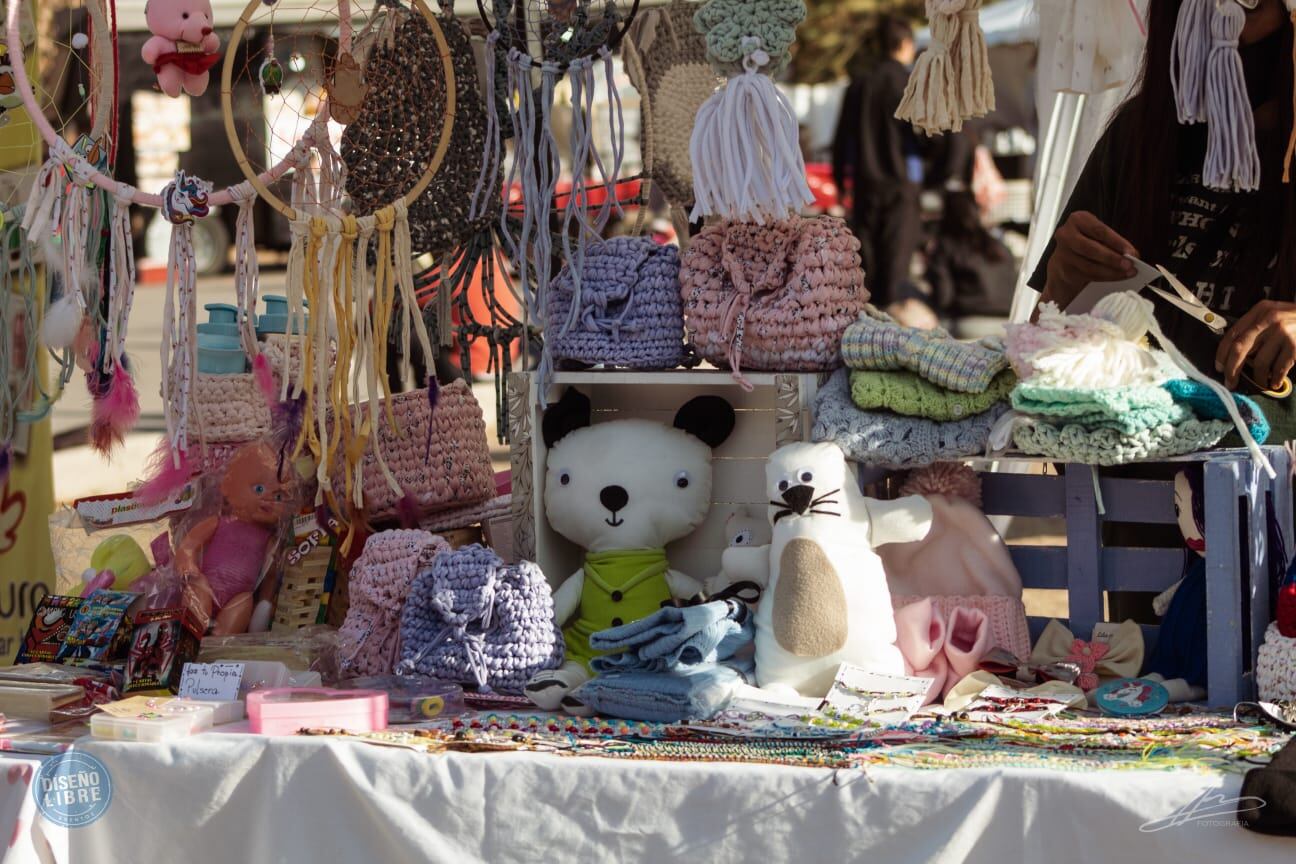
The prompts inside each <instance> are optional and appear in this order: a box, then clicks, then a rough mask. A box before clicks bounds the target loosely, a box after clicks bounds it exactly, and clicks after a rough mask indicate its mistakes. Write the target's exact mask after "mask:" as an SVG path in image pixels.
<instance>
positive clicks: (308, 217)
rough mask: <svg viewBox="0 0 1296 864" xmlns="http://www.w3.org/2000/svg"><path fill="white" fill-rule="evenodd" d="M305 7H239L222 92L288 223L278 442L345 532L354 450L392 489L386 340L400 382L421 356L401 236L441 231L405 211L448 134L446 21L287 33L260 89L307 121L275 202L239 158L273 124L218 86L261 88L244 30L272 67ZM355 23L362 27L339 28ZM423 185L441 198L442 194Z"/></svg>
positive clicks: (309, 10) (423, 345)
mask: <svg viewBox="0 0 1296 864" xmlns="http://www.w3.org/2000/svg"><path fill="white" fill-rule="evenodd" d="M318 14H319V10H318V9H316V8H315V7H314V6H311V5H308V4H302V3H297V2H295V0H279V2H277V3H276V4H274V5H273V6H270V7H267V6H265V5H264V4H263V3H262V2H261V0H253V2H252V3H250V4H249V5H248V7H247V8H246V9H245V10H244V13H243V16H242V17H241V18H240V20H239V22H238V24H236V25H235V28H234V31H233V33H232V34H231V37H230V45H231V50H230V51H229V52H227V54H226V59H225V63H224V66H223V68H222V74H221V96H222V103H223V107H224V110H225V120H226V131H227V134H228V137H229V141H230V146H231V148H232V149H233V151H234V154H235V158H236V160H237V161H238V163H239V165H240V166H241V168H242V169H243V171H244V173H245V174H246V175H247V177H248V182H249V183H250V184H251V186H252V187H253V188H254V189H256V191H257V192H258V194H259V195H260V196H261V197H262V198H263V199H264V200H265V201H266V202H267V203H269V204H270V205H271V206H272V207H273V208H274V209H276V210H277V211H279V212H280V213H281V214H283V215H284V216H285V217H286V218H287V219H288V221H289V225H290V228H291V232H292V247H291V250H290V252H289V257H288V273H287V297H288V327H287V328H286V329H287V340H288V343H289V350H288V351H286V352H285V362H287V361H288V360H289V358H292V357H296V358H298V362H300V364H301V369H302V373H301V375H300V376H296V378H295V380H293V376H290V375H289V374H288V369H287V368H285V369H284V370H283V374H282V375H281V376H280V384H279V386H280V393H279V397H280V399H281V400H283V401H284V403H285V404H287V405H289V406H292V408H291V409H290V413H291V414H292V415H293V416H294V417H295V418H296V423H297V426H296V428H295V429H294V430H293V433H294V434H291V435H290V436H289V438H290V440H289V442H288V443H289V445H290V446H291V449H292V452H293V454H294V455H300V454H302V453H309V455H310V456H311V458H312V461H313V462H314V464H315V465H316V466H317V467H316V479H317V480H318V481H319V487H318V488H319V492H318V495H319V496H320V502H321V503H322V502H327V503H328V504H329V506H330V508H331V509H332V510H333V511H334V512H335V513H338V514H339V515H340V516H341V517H342V518H343V521H344V522H345V523H347V524H348V525H349V526H352V527H354V526H355V524H356V522H357V521H358V518H357V517H358V514H359V513H360V511H361V510H362V508H363V506H364V501H363V497H362V490H363V487H364V482H363V480H364V478H363V476H362V474H361V472H362V470H363V457H364V455H365V454H366V452H372V453H373V455H374V456H375V457H376V458H375V462H376V464H377V466H378V469H379V470H380V471H381V473H382V474H383V477H384V479H385V481H386V482H387V484H388V486H389V487H390V488H391V490H392V492H393V493H394V494H395V495H396V496H397V497H400V496H402V494H403V490H401V488H400V485H399V483H398V482H397V481H396V478H395V477H394V476H393V474H392V472H391V470H390V469H389V468H388V466H387V462H386V460H385V459H384V456H383V453H382V452H381V448H380V446H379V443H378V440H379V435H378V434H377V429H378V425H379V424H387V425H388V426H389V428H391V429H393V431H398V430H395V423H394V418H393V414H392V409H391V405H392V398H391V397H392V395H393V391H394V388H393V386H392V382H391V381H390V380H389V379H388V376H387V375H386V374H385V372H386V366H387V360H388V357H387V354H388V345H389V344H391V343H392V342H395V343H396V344H398V346H399V349H400V356H401V358H402V359H403V362H404V364H405V366H406V369H405V371H404V374H403V376H401V377H402V378H404V379H410V378H412V377H414V375H413V370H412V368H411V364H410V359H411V357H412V356H413V351H412V348H413V345H412V342H413V341H415V340H416V341H417V344H418V348H419V354H420V355H421V356H422V357H423V358H424V360H425V362H430V359H431V358H432V357H433V356H434V351H433V347H432V341H431V337H430V335H429V331H428V328H427V326H426V324H425V322H424V320H423V317H422V315H420V314H418V312H417V310H418V302H417V298H416V294H415V288H414V279H413V267H412V260H413V257H414V253H415V251H416V249H415V246H414V231H415V230H416V226H418V230H419V231H420V234H419V236H420V237H421V238H423V239H424V240H425V241H426V242H434V241H437V238H438V236H443V235H438V234H437V232H436V231H435V230H432V229H433V228H434V226H431V225H430V224H429V223H428V222H427V221H423V222H420V221H419V219H420V218H422V217H420V216H418V215H416V211H415V210H414V208H415V207H416V206H417V205H418V202H419V201H420V200H421V196H423V195H424V194H426V193H427V190H428V189H431V188H433V185H432V184H433V181H434V180H435V179H436V178H438V177H439V175H440V172H441V168H442V165H443V164H444V162H445V159H446V156H447V152H448V151H449V150H450V147H451V144H452V142H453V141H455V140H456V138H455V126H456V123H457V114H458V100H457V95H458V82H457V81H456V69H455V65H454V63H453V62H452V57H453V54H452V51H451V48H450V44H449V42H448V40H447V37H446V34H445V30H444V29H443V26H442V22H443V21H445V20H446V19H445V18H444V17H437V16H434V15H433V14H432V12H431V11H430V10H429V9H428V8H427V6H425V5H424V4H423V3H422V2H421V0H415V2H414V3H413V4H412V5H411V6H410V7H409V8H404V7H400V6H396V5H394V4H393V3H391V2H385V3H383V4H382V5H381V8H372V9H361V8H353V7H352V6H351V5H350V4H345V3H344V4H342V5H340V6H339V7H338V9H337V14H336V19H337V26H338V38H337V41H336V43H335V44H332V43H314V44H308V43H306V42H304V41H301V40H302V39H306V38H310V37H304V36H303V37H300V38H299V37H298V36H293V37H292V38H293V44H292V45H291V46H290V47H291V49H292V50H291V51H290V53H289V54H288V63H287V72H286V74H285V75H284V77H283V78H282V80H280V81H278V82H277V83H278V84H279V89H278V92H277V93H275V94H273V96H271V97H270V98H272V99H273V100H275V104H276V105H277V106H281V109H282V111H283V112H285V113H289V112H293V111H296V112H298V114H299V116H311V117H312V119H310V120H309V124H308V131H307V133H306V135H307V140H308V141H309V142H310V143H311V145H312V152H313V155H312V157H311V161H310V162H309V163H308V164H306V165H303V166H302V167H303V170H300V171H298V172H296V173H295V174H294V178H293V181H292V191H291V194H290V196H289V198H288V200H284V199H283V198H282V197H280V195H279V194H277V193H276V192H275V191H274V190H272V189H271V188H270V187H269V185H268V184H267V183H265V182H264V181H263V180H262V179H261V178H262V177H263V176H264V175H265V173H266V172H264V171H260V167H261V166H259V165H257V164H256V160H255V159H254V157H253V155H252V154H257V153H266V154H272V153H273V152H274V149H275V148H274V147H273V146H266V142H264V140H263V136H265V135H266V130H267V129H271V128H274V127H275V125H276V124H275V123H273V122H271V123H268V124H266V125H262V124H260V123H248V124H244V125H243V126H241V127H240V125H239V123H238V122H236V120H235V118H234V114H233V111H232V106H231V97H230V94H231V92H232V88H233V85H234V83H235V82H236V81H237V80H240V79H247V80H252V81H255V82H256V83H257V86H262V85H263V84H264V82H265V77H266V70H267V69H268V68H272V67H271V66H270V64H269V63H268V61H269V59H270V58H269V57H267V56H266V55H265V54H264V50H265V49H264V47H262V48H257V47H255V43H254V42H253V41H252V40H254V39H257V38H259V37H258V36H257V34H256V31H257V30H263V31H266V32H268V33H269V34H270V36H271V38H268V39H265V40H262V42H261V44H262V45H263V46H264V45H265V44H267V43H268V44H272V45H274V46H276V47H275V51H276V56H275V58H274V59H276V60H279V58H280V57H282V56H283V50H284V49H283V46H284V44H285V42H286V41H287V40H286V39H285V36H284V34H283V33H279V34H275V33H274V26H275V25H278V26H280V27H281V28H282V27H283V23H284V22H285V21H292V20H294V19H297V20H309V18H310V17H311V16H312V15H318ZM272 22H274V23H273V24H272ZM353 24H354V25H360V26H358V27H356V28H355V29H353ZM294 29H295V32H297V33H300V32H301V30H300V29H299V28H294ZM236 58H241V61H242V62H241V64H240V62H239V59H236ZM396 61H399V62H396ZM279 62H280V63H281V68H282V61H279ZM406 93H408V94H412V95H410V96H407V95H404V94H406ZM305 122H306V121H304V120H303V123H305ZM343 127H345V128H343ZM333 136H336V137H337V139H338V140H339V142H340V148H338V147H336V146H335V145H334V144H333ZM339 149H340V153H339ZM266 158H267V159H268V160H269V159H272V158H273V157H272V156H269V155H268V156H267V157H266ZM474 179H475V178H474ZM436 189H437V194H444V187H442V186H438V187H436ZM442 242H443V241H442ZM371 265H372V268H371ZM308 310H309V314H307V313H308ZM422 383H425V384H426V388H427V399H428V401H429V403H430V404H431V405H432V406H433V407H434V406H435V404H436V400H437V396H438V390H437V386H436V381H435V378H434V377H433V376H431V375H428V376H427V377H426V380H425V381H423V382H422ZM353 404H354V405H356V406H357V408H356V410H352V409H351V407H350V406H351V405H353ZM430 431H431V429H430V427H429V433H430ZM338 471H340V472H341V474H340V475H339V476H341V477H342V479H343V482H342V483H341V484H335V483H331V482H330V474H331V473H333V472H338ZM338 488H341V489H342V494H341V495H338V493H337V492H336V491H335V490H337V489H338ZM348 533H350V532H348Z"/></svg>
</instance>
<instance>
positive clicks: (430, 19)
mask: <svg viewBox="0 0 1296 864" xmlns="http://www.w3.org/2000/svg"><path fill="white" fill-rule="evenodd" d="M264 5H265V2H264V0H249V2H248V4H247V6H245V7H244V8H243V14H242V15H240V16H239V20H238V21H237V22H235V24H234V31H233V32H232V33H231V34H230V38H229V45H230V50H228V51H226V53H225V61H224V65H223V66H222V67H221V90H220V96H221V111H222V113H223V114H224V119H225V136H226V138H227V139H228V140H229V145H230V150H231V151H232V152H233V153H234V161H235V162H237V163H238V166H239V170H241V171H242V172H243V175H244V176H245V177H246V178H247V180H248V182H249V183H251V184H252V188H253V189H255V190H256V192H257V194H258V195H259V196H260V197H261V198H262V200H264V201H265V202H266V203H267V204H269V205H270V206H271V207H273V208H274V209H275V210H277V211H279V212H280V213H282V214H283V215H284V216H285V217H287V218H288V220H289V221H293V220H296V219H298V218H299V217H300V216H301V214H299V213H298V212H297V210H296V208H294V207H293V206H292V205H291V204H289V203H288V202H286V201H284V200H283V199H282V198H281V197H279V196H278V195H277V194H275V192H274V191H272V190H271V189H270V187H269V183H270V182H274V181H275V180H277V179H279V177H281V176H282V175H283V173H284V172H285V171H287V169H288V168H289V167H292V165H291V164H284V165H282V168H283V170H278V169H279V168H280V167H281V166H275V168H272V169H271V170H270V171H266V172H260V173H258V172H257V171H256V170H255V169H254V168H253V167H252V165H251V162H250V160H249V159H248V156H247V153H246V152H245V151H244V149H243V144H242V142H241V141H240V140H239V135H238V131H237V130H236V129H235V126H234V106H233V98H232V88H233V77H234V67H235V65H236V63H235V54H236V52H235V51H234V50H233V46H235V45H237V44H238V43H239V42H240V41H242V39H243V38H244V35H245V34H246V32H247V29H248V26H249V25H250V24H251V23H252V19H253V16H254V14H255V13H256V12H257V11H258V10H259V9H260V8H262V7H263V6H264ZM410 7H411V8H412V9H415V10H417V11H418V12H419V14H421V15H422V16H423V19H424V20H425V21H426V22H427V25H428V27H429V28H430V29H431V30H432V37H433V38H434V39H435V40H436V43H437V47H438V49H439V51H440V56H441V61H442V66H443V69H444V75H445V82H446V96H445V99H446V110H445V119H444V120H443V121H442V125H441V138H440V140H439V141H438V142H437V148H436V150H435V151H433V153H432V158H431V160H430V161H429V162H428V165H427V168H426V169H425V170H424V172H423V175H422V176H421V177H419V179H418V180H417V181H415V183H414V185H413V186H411V187H410V188H409V190H408V191H406V192H405V194H404V195H403V196H401V198H400V199H399V203H401V204H403V205H404V206H405V207H409V206H410V205H411V204H413V203H414V201H415V200H417V199H418V197H419V195H421V194H422V193H423V190H424V189H426V188H427V187H428V184H429V183H431V182H432V178H433V177H435V176H436V173H437V171H439V170H440V168H441V163H442V161H444V159H445V155H446V150H447V149H448V148H449V147H450V138H451V135H452V133H453V131H454V115H455V86H454V81H455V72H454V63H453V61H452V59H451V55H450V46H449V45H448V44H446V38H445V34H444V33H443V32H442V31H441V25H440V24H439V23H438V22H437V19H436V16H435V15H433V14H432V11H431V10H430V9H429V8H428V6H427V4H426V3H425V2H423V0H411V2H410ZM338 8H339V15H340V18H341V19H342V20H341V22H340V23H341V27H342V32H343V33H345V34H346V38H345V41H346V43H347V44H348V45H349V43H350V12H349V4H348V3H347V2H346V0H342V2H341V3H340V4H339V7H338ZM328 116H329V108H328V103H327V101H326V102H325V103H324V106H323V108H322V110H321V117H320V118H317V120H316V124H317V125H322V123H323V122H327V119H328ZM308 134H309V133H308ZM290 159H291V157H290ZM290 159H286V160H284V161H285V163H289V162H290ZM276 172H277V173H276ZM267 181H268V182H267ZM213 203H221V202H219V201H216V200H215V196H213ZM391 203H392V204H396V203H397V202H396V201H393V202H391Z"/></svg>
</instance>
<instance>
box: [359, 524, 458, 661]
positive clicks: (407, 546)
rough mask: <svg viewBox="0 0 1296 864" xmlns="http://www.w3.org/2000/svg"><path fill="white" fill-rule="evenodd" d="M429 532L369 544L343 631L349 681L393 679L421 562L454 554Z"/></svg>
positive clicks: (379, 537) (391, 534) (376, 538)
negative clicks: (408, 597) (404, 614)
mask: <svg viewBox="0 0 1296 864" xmlns="http://www.w3.org/2000/svg"><path fill="white" fill-rule="evenodd" d="M449 551H450V545H449V544H448V543H446V541H445V540H443V539H442V538H440V537H438V536H437V535H435V534H430V533H428V532H427V531H411V530H398V531H380V532H378V533H377V534H373V535H370V537H369V539H368V540H366V541H365V545H364V551H363V552H361V553H360V557H359V558H357V559H356V562H355V564H354V565H352V567H351V578H350V580H349V582H348V583H347V585H348V591H349V593H350V600H351V605H350V607H349V608H348V609H347V614H346V619H345V620H344V621H343V622H342V626H341V627H340V628H338V658H339V665H340V666H341V669H342V673H343V675H345V676H346V677H355V676H358V675H389V674H391V672H392V670H393V669H394V668H395V667H396V660H397V658H398V657H399V656H400V619H401V613H402V612H403V611H404V609H405V597H406V595H408V594H409V589H410V585H411V584H412V583H413V581H414V577H415V575H417V574H418V571H419V564H420V562H421V561H422V562H431V560H432V559H433V558H435V557H436V556H437V555H439V554H441V553H442V552H449Z"/></svg>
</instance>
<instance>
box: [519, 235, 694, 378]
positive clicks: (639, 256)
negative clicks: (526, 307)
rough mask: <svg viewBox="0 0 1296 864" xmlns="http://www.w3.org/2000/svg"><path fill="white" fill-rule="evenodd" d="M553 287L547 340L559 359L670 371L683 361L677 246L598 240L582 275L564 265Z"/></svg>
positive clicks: (638, 239) (644, 240)
mask: <svg viewBox="0 0 1296 864" xmlns="http://www.w3.org/2000/svg"><path fill="white" fill-rule="evenodd" d="M549 291H550V293H549V298H548V306H549V308H548V313H547V318H548V324H547V326H546V328H545V338H546V340H547V344H548V350H549V352H550V354H551V356H552V358H553V360H554V362H555V363H557V362H559V361H562V360H572V361H576V362H578V363H582V364H586V365H591V366H593V365H598V364H602V365H606V366H621V367H624V368H628V369H672V368H674V367H676V366H678V365H680V364H681V363H683V362H684V358H685V350H684V308H683V307H684V304H683V301H682V299H681V297H680V290H679V252H678V251H677V250H676V249H675V247H674V246H661V245H658V244H657V243H654V242H653V241H652V240H651V239H650V238H647V237H613V238H612V239H611V240H607V241H604V242H602V243H596V244H592V245H591V246H590V247H589V248H588V249H586V250H585V260H584V262H583V264H582V266H581V267H580V278H579V279H576V278H574V274H573V272H572V270H571V267H570V266H568V267H564V268H563V269H562V271H561V272H560V273H559V274H558V276H557V277H556V278H555V279H554V281H553V283H552V284H551V285H550V286H549Z"/></svg>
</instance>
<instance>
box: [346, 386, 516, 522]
mask: <svg viewBox="0 0 1296 864" xmlns="http://www.w3.org/2000/svg"><path fill="white" fill-rule="evenodd" d="M388 408H390V414H389V413H388ZM351 410H352V411H364V412H365V414H366V415H367V414H368V410H369V409H368V405H367V404H364V405H357V406H352V409H351ZM391 421H394V425H393V423H392V422H391ZM429 427H430V428H431V436H430V437H429V435H428V430H429ZM372 428H373V430H375V432H376V438H374V437H372V436H373V435H374V432H371V433H370V434H371V439H370V446H369V447H367V448H366V449H365V453H364V457H363V458H362V459H361V461H360V472H361V490H362V494H363V498H364V505H365V513H366V515H367V516H368V517H369V519H370V520H372V521H381V520H383V519H389V518H391V517H393V516H395V515H397V513H398V506H397V505H398V504H400V502H401V498H402V497H406V498H407V499H409V501H410V503H411V504H412V505H413V506H415V507H416V508H417V509H418V510H419V512H420V513H422V514H427V513H436V512H439V511H441V510H449V509H452V508H455V507H460V506H465V505H470V504H480V503H482V502H483V501H487V500H489V499H491V498H494V497H495V472H494V470H493V469H492V467H491V458H490V447H489V446H488V445H487V443H486V421H485V419H484V418H483V416H482V410H481V406H480V405H478V404H477V399H476V398H475V397H474V396H473V393H472V389H471V388H470V387H469V386H468V382H466V381H463V380H459V381H455V382H454V383H452V384H447V385H445V386H443V387H441V388H440V393H439V396H438V398H437V405H436V410H435V411H433V410H432V409H431V406H430V405H429V403H428V396H427V391H426V390H412V391H410V392H408V393H401V394H398V395H396V396H393V397H391V399H390V400H384V401H382V402H380V403H379V407H378V410H377V415H376V416H375V417H374V418H373V423H372ZM345 475H346V469H345V468H343V467H340V463H339V467H338V469H337V470H335V471H334V472H333V477H332V483H333V492H334V494H335V495H336V496H338V498H339V500H344V499H345V496H346V489H345V483H346V477H345ZM397 487H398V488H397Z"/></svg>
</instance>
